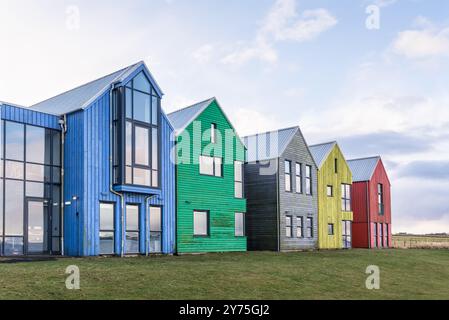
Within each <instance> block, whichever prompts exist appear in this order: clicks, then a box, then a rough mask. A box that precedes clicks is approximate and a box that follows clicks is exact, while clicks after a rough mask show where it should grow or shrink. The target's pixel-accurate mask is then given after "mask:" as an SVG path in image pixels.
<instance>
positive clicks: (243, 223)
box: [234, 212, 246, 238]
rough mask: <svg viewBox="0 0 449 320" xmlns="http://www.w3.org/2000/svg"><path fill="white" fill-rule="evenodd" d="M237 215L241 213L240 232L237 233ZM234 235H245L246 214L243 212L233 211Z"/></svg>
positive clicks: (240, 236)
mask: <svg viewBox="0 0 449 320" xmlns="http://www.w3.org/2000/svg"><path fill="white" fill-rule="evenodd" d="M237 215H241V217H242V234H237ZM234 235H235V237H236V238H245V237H246V214H245V213H244V212H235V213H234Z"/></svg>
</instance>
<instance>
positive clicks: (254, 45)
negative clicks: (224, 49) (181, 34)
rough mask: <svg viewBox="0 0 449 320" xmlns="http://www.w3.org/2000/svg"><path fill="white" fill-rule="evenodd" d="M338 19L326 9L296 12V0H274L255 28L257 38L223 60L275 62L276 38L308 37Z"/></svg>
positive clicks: (307, 38) (277, 39) (311, 36)
mask: <svg viewBox="0 0 449 320" xmlns="http://www.w3.org/2000/svg"><path fill="white" fill-rule="evenodd" d="M337 23H338V21H337V19H336V18H335V17H334V16H333V15H332V14H331V13H330V12H328V11H327V10H326V9H315V10H306V11H304V12H303V13H301V14H300V15H299V14H298V12H297V8H296V0H277V1H276V3H275V4H274V5H273V7H272V8H271V10H270V11H269V13H268V14H267V16H266V18H265V20H264V23H263V24H262V26H261V28H260V29H259V31H258V32H257V36H256V38H255V39H254V40H253V41H251V42H250V43H249V44H245V45H243V46H239V48H237V49H236V50H234V52H232V53H230V54H228V55H226V56H225V57H224V58H223V59H222V62H223V63H225V64H234V65H242V64H245V63H247V62H249V61H251V60H259V61H262V62H268V63H271V64H273V63H276V62H277V61H278V54H277V51H276V49H275V47H274V46H275V43H276V42H279V41H294V42H297V43H301V42H304V41H309V40H312V39H314V38H316V37H318V36H319V35H320V34H322V33H323V32H325V31H327V30H329V29H331V28H332V27H334V26H335V25H336V24H337Z"/></svg>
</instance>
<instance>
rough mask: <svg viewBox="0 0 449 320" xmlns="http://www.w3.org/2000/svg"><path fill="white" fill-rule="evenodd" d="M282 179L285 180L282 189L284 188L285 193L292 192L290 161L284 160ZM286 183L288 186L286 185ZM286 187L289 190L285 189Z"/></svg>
mask: <svg viewBox="0 0 449 320" xmlns="http://www.w3.org/2000/svg"><path fill="white" fill-rule="evenodd" d="M287 168H288V172H287ZM284 179H285V183H284V188H285V192H289V193H291V192H293V181H292V161H290V160H284ZM287 181H288V185H287ZM287 186H289V188H287Z"/></svg>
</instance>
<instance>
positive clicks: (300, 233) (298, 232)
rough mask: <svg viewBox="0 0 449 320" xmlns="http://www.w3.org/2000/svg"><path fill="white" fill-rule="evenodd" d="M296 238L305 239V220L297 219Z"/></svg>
mask: <svg viewBox="0 0 449 320" xmlns="http://www.w3.org/2000/svg"><path fill="white" fill-rule="evenodd" d="M296 237H297V238H303V237H304V218H303V217H296Z"/></svg>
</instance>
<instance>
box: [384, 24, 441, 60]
mask: <svg viewBox="0 0 449 320" xmlns="http://www.w3.org/2000/svg"><path fill="white" fill-rule="evenodd" d="M393 51H394V52H395V53H396V54H398V55H403V56H405V57H407V58H409V59H424V58H433V57H442V56H449V28H443V29H436V28H428V29H422V30H405V31H402V32H400V33H399V34H398V36H397V38H396V39H395V41H394V43H393Z"/></svg>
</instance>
